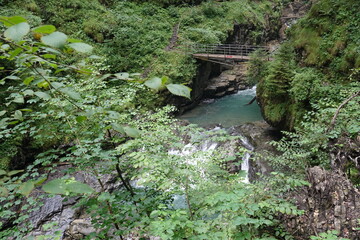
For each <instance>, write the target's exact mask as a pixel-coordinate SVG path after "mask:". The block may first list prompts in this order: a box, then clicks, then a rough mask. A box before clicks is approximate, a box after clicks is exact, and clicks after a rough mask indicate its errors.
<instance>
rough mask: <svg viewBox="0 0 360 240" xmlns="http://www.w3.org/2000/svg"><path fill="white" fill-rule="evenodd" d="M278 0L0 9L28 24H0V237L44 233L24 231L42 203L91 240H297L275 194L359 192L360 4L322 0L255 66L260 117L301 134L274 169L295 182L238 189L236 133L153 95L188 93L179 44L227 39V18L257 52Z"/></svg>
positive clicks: (32, 4) (190, 67) (23, 4)
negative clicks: (197, 120)
mask: <svg viewBox="0 0 360 240" xmlns="http://www.w3.org/2000/svg"><path fill="white" fill-rule="evenodd" d="M286 2H289V1H281V0H273V1H269V0H262V1H249V0H238V1H222V2H220V1H190V0H189V1H172V0H153V1H114V0H99V1H98V0H89V1H80V0H71V1H65V0H56V1H55V0H47V1H45V0H26V1H20V0H15V1H6V0H3V1H1V0H0V4H2V5H3V6H4V7H2V8H1V9H0V15H4V16H13V15H14V14H16V15H21V17H20V16H15V17H3V16H2V17H0V21H1V22H2V23H3V24H2V25H1V27H0V28H1V30H2V35H1V37H0V52H1V57H0V64H1V66H0V70H1V72H0V78H1V80H0V84H1V86H0V89H1V93H0V99H1V107H2V109H0V117H1V120H0V137H1V140H0V184H1V185H0V202H1V205H0V214H1V215H0V221H1V222H0V237H1V238H3V239H7V238H9V237H12V238H15V239H30V236H29V235H28V234H29V233H30V232H31V231H32V230H33V229H34V228H36V227H37V226H32V225H31V224H24V222H28V221H29V219H30V216H31V214H32V212H34V211H36V210H37V209H39V208H40V207H41V205H42V202H43V201H44V199H45V198H46V197H47V196H48V195H47V194H50V196H53V195H61V196H66V197H70V198H71V197H76V198H78V199H79V203H78V205H77V207H80V208H81V209H84V213H85V214H87V216H89V217H90V218H91V223H92V226H94V227H95V228H96V231H94V232H92V233H91V234H90V235H89V236H88V238H89V239H90V238H95V239H112V238H115V237H119V238H120V239H123V238H126V237H128V236H132V237H138V238H140V239H141V238H147V237H150V236H156V237H160V238H161V239H292V236H291V235H290V234H289V233H287V232H285V231H284V229H283V228H282V226H281V222H280V220H279V215H282V214H283V215H299V214H301V213H302V211H299V210H298V209H296V207H294V206H293V205H292V204H291V203H289V202H286V201H285V200H284V199H283V198H282V197H283V196H284V194H285V193H286V192H288V191H290V190H291V189H293V188H295V187H298V186H302V185H306V184H307V183H306V182H305V181H303V180H299V179H302V175H301V174H303V173H304V169H305V168H306V167H308V166H314V165H322V166H324V167H330V166H331V167H333V168H337V169H341V170H344V171H346V172H347V173H348V176H349V178H351V180H353V182H354V183H356V184H360V183H359V178H358V175H359V172H360V170H359V167H358V166H359V164H358V162H356V161H357V158H356V155H358V154H359V151H358V149H359V148H358V147H359V146H360V141H359V131H360V126H359V122H360V119H359V114H358V113H359V109H358V106H359V104H358V103H359V89H360V86H359V76H360V69H359V67H360V66H359V54H358V51H359V49H358V44H357V43H358V42H359V34H358V32H357V30H358V28H359V26H360V23H359V19H360V18H359V13H358V11H356V10H357V9H359V8H360V6H359V3H358V1H355V0H352V1H335V0H321V1H318V2H317V3H315V4H314V6H313V7H312V9H311V11H310V13H309V14H308V16H307V17H306V18H304V19H303V20H300V21H299V22H298V23H297V24H296V25H295V26H294V27H292V28H291V31H290V36H291V37H290V40H289V41H288V42H286V43H284V44H283V45H282V47H281V48H280V50H279V51H278V53H277V54H276V56H275V60H274V61H272V62H270V63H263V62H262V61H261V58H262V57H261V56H260V55H257V56H255V58H254V61H253V62H252V63H251V64H252V68H251V70H250V76H249V79H250V80H251V81H253V82H254V83H255V82H257V81H259V82H260V83H259V86H258V95H259V100H260V103H261V105H262V110H263V113H264V116H265V117H266V119H267V120H268V122H270V123H272V124H273V125H274V126H278V127H283V129H288V130H289V129H290V130H295V131H294V132H284V138H283V139H282V140H281V141H279V142H275V143H273V145H275V146H276V147H277V148H278V150H280V151H281V152H283V154H280V155H278V156H273V157H271V158H270V161H271V163H272V165H273V167H274V168H275V169H276V170H280V171H284V172H287V173H290V174H289V175H292V176H291V177H289V176H287V174H283V173H273V174H272V175H271V176H269V177H264V178H263V179H262V180H259V181H258V182H255V183H251V184H248V183H245V182H244V177H243V175H242V174H241V173H240V174H232V173H229V171H228V166H227V163H228V161H233V160H234V159H240V158H241V157H242V156H243V155H244V153H245V152H246V150H245V149H243V148H239V147H236V146H231V147H229V145H226V144H224V145H221V144H223V143H224V142H227V143H229V142H230V143H236V142H237V141H239V139H238V137H234V136H229V135H228V134H227V133H225V132H223V131H205V130H204V129H200V128H197V127H196V126H193V125H185V126H184V125H183V124H180V123H178V122H176V121H175V120H174V119H172V118H171V117H169V114H170V113H171V112H172V111H173V110H174V108H173V107H170V106H166V107H164V103H163V99H162V95H161V94H167V93H168V92H170V93H172V94H175V95H179V96H183V97H187V98H189V97H190V89H189V88H188V87H186V86H185V85H183V84H184V83H190V82H191V80H192V78H193V76H194V74H195V70H196V65H195V63H194V61H193V60H192V59H191V58H190V57H189V56H188V55H186V54H184V51H185V50H184V46H185V45H186V44H192V43H194V42H195V43H220V42H224V41H226V39H227V37H228V36H229V35H231V31H232V28H233V24H234V22H235V23H239V24H248V26H251V28H252V29H253V30H252V31H251V32H250V33H249V35H248V36H247V37H248V39H247V41H248V43H261V42H263V41H265V40H267V39H268V38H269V36H267V34H269V32H270V33H271V32H274V31H276V29H277V28H278V19H279V17H280V13H281V10H282V7H283V5H284V4H285V3H286ZM334 6H335V7H336V9H335V8H334ZM265 12H267V14H265ZM24 17H26V19H25V18H24ZM334 19H335V21H334V22H333V20H334ZM41 24H52V25H41ZM39 25H40V26H39ZM265 30H266V31H265ZM174 34H175V35H174ZM339 36H341V37H339ZM79 39H82V40H83V41H86V42H88V43H92V44H90V45H89V44H86V43H84V42H83V41H82V40H79ZM172 41H175V43H174V42H172ZM169 46H170V47H169ZM174 46H175V48H174ZM176 46H177V48H176ZM91 52H92V53H95V54H96V55H91V54H92V53H91ZM138 72H140V73H138ZM156 76H160V77H156ZM179 83H181V84H179ZM157 93H161V94H160V95H159V94H157ZM211 142H217V143H218V144H220V146H219V147H218V148H217V149H216V150H215V149H212V148H211V147H210V148H209V146H208V145H209V144H210V143H211ZM230 149H231V150H230ZM234 149H235V150H234ZM205 159H206V160H205ZM354 159H355V161H354ZM63 166H65V167H63ZM18 169H19V170H18ZM76 173H86V174H88V175H89V176H90V177H92V178H93V179H95V180H96V181H97V183H98V185H99V187H94V186H90V185H87V184H84V183H83V182H82V181H80V180H79V179H78V180H75V178H74V177H73V176H74V174H76ZM294 173H296V174H298V175H295V174H294ZM109 175H110V176H112V177H113V179H112V181H113V183H114V184H115V186H116V187H115V188H113V189H107V188H106V187H105V186H104V181H105V180H103V178H104V176H109ZM294 176H296V177H298V176H300V177H299V178H298V179H297V178H293V177H294ZM38 193H41V194H38ZM46 229H47V230H49V229H50V230H51V231H50V232H51V234H50V235H48V236H39V238H40V239H61V236H60V235H59V234H57V232H56V230H57V226H56V223H53V224H48V225H46V226H42V230H44V231H45V230H46ZM337 234H338V233H337V232H334V231H329V232H327V233H320V234H319V235H318V236H313V237H312V239H336V238H337V237H336V235H337Z"/></svg>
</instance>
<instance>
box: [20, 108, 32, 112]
mask: <svg viewBox="0 0 360 240" xmlns="http://www.w3.org/2000/svg"><path fill="white" fill-rule="evenodd" d="M19 110H20V111H22V112H32V111H33V110H32V109H30V108H22V109H19Z"/></svg>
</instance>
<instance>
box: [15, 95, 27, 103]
mask: <svg viewBox="0 0 360 240" xmlns="http://www.w3.org/2000/svg"><path fill="white" fill-rule="evenodd" d="M13 102H15V103H24V102H25V100H24V97H23V96H22V95H18V96H16V97H15V98H14V100H13Z"/></svg>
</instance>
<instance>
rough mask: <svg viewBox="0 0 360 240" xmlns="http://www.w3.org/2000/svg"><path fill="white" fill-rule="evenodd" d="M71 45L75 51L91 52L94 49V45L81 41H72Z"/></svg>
mask: <svg viewBox="0 0 360 240" xmlns="http://www.w3.org/2000/svg"><path fill="white" fill-rule="evenodd" d="M69 47H71V48H72V49H74V50H75V51H77V52H81V53H90V52H91V51H92V50H93V47H92V46H90V45H89V44H86V43H80V42H77V43H70V44H69Z"/></svg>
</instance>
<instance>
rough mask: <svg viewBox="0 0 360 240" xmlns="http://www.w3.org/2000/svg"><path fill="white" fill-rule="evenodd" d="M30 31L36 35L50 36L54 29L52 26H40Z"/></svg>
mask: <svg viewBox="0 0 360 240" xmlns="http://www.w3.org/2000/svg"><path fill="white" fill-rule="evenodd" d="M32 31H33V32H36V33H45V34H50V33H53V32H55V31H56V27H55V26H53V25H42V26H39V27H36V28H34V29H33V30H32Z"/></svg>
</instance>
